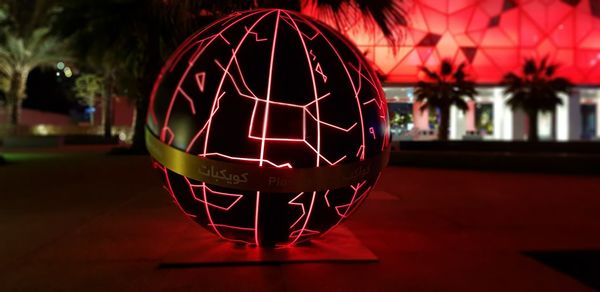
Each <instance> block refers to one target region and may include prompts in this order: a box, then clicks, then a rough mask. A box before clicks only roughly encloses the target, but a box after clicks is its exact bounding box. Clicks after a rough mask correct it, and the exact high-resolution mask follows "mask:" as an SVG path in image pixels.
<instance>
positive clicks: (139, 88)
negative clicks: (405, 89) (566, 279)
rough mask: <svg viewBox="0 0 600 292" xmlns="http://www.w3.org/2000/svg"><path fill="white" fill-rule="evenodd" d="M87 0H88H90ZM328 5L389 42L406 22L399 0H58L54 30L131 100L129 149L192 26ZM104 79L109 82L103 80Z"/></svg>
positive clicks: (139, 138) (141, 145)
mask: <svg viewBox="0 0 600 292" xmlns="http://www.w3.org/2000/svg"><path fill="white" fill-rule="evenodd" d="M91 2H92V3H91ZM303 2H308V3H310V4H314V5H317V6H318V7H321V8H322V9H323V10H324V11H326V12H327V11H329V12H330V13H329V14H331V15H332V17H333V19H334V20H335V21H336V23H338V24H339V23H343V21H344V20H345V19H349V18H348V17H347V16H348V15H347V14H346V13H349V12H347V11H348V10H347V9H346V8H347V7H348V6H351V7H355V8H356V9H358V10H359V11H361V12H362V14H363V15H364V16H366V19H367V20H371V21H372V22H374V23H375V24H376V25H377V26H378V27H379V28H381V30H382V32H383V34H384V35H385V36H386V37H387V38H388V39H389V40H390V42H392V43H396V42H397V40H398V39H399V38H400V37H401V33H400V30H399V29H398V28H399V26H402V25H404V24H406V19H405V17H404V11H403V10H402V7H401V5H400V3H401V2H402V0H379V1H368V0H335V1H334V0H308V1H306V0H245V1H240V0H222V1H198V0H178V1H174V0H105V1H81V0H61V1H60V2H59V3H60V6H61V7H62V11H61V13H60V14H59V16H58V17H57V21H56V23H55V24H54V27H55V30H56V31H57V32H58V33H59V34H60V35H61V36H62V37H68V38H70V39H71V44H72V45H73V46H72V47H73V49H74V50H75V51H77V52H79V55H80V56H88V57H90V56H91V57H92V58H93V59H94V60H95V64H101V65H97V66H96V67H99V68H105V69H110V70H112V75H113V76H114V78H113V80H119V81H123V80H126V81H127V82H121V84H120V85H121V86H120V87H121V88H122V90H125V91H127V95H128V96H129V97H130V98H131V99H132V100H134V101H135V103H136V115H135V116H136V121H135V125H134V136H133V145H132V150H133V151H135V152H137V151H145V141H144V129H145V122H146V121H145V118H146V113H147V108H148V102H149V96H150V91H151V89H152V85H153V83H154V80H155V78H156V76H158V74H159V72H160V69H161V66H162V64H163V63H164V61H165V60H166V58H167V57H168V56H169V55H170V54H171V53H172V52H173V51H174V50H175V49H176V48H177V46H178V45H179V44H180V43H181V42H182V41H183V40H184V39H185V38H186V37H187V36H189V35H190V34H191V33H192V32H194V31H196V30H197V29H198V28H201V27H202V26H204V25H207V24H209V23H210V22H212V21H214V20H215V19H217V18H219V17H221V16H223V15H226V14H229V13H231V12H233V11H237V10H246V9H252V8H257V7H277V8H284V9H290V10H296V11H299V10H301V8H302V3H303ZM109 83H110V82H109Z"/></svg>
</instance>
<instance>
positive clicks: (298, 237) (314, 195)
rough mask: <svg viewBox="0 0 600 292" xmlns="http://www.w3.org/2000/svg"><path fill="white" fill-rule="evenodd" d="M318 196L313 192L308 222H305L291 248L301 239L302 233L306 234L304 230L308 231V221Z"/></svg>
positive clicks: (307, 217) (307, 216)
mask: <svg viewBox="0 0 600 292" xmlns="http://www.w3.org/2000/svg"><path fill="white" fill-rule="evenodd" d="M316 195H317V192H313V194H312V198H311V199H310V207H309V208H308V214H306V220H304V225H302V229H300V232H299V233H298V236H296V238H294V240H293V241H292V242H291V243H290V244H289V246H292V245H293V244H294V243H296V242H297V241H298V239H300V237H301V236H302V233H304V230H306V225H308V221H309V220H310V215H311V213H312V210H313V205H314V203H315V197H316ZM290 235H291V234H290Z"/></svg>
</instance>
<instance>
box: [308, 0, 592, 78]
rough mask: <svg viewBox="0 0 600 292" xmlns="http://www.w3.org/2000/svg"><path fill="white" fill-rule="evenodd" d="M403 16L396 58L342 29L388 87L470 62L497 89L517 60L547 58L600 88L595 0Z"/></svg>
mask: <svg viewBox="0 0 600 292" xmlns="http://www.w3.org/2000/svg"><path fill="white" fill-rule="evenodd" d="M405 9H406V10H407V12H408V15H409V18H410V20H409V21H410V24H409V28H408V29H407V32H406V38H405V39H404V43H403V45H402V46H401V47H400V48H399V50H398V52H396V54H395V55H394V54H393V52H392V50H391V49H390V48H389V46H388V45H387V43H386V41H385V39H383V37H382V36H381V35H380V34H377V33H372V32H371V33H366V31H368V30H365V29H362V28H360V25H358V24H357V25H355V26H354V27H351V28H348V29H347V30H345V31H346V34H347V35H348V36H349V37H350V38H351V39H353V40H354V41H355V42H356V44H357V45H358V46H359V48H360V49H361V50H362V51H363V52H365V53H366V54H367V56H368V57H369V58H370V59H371V60H373V61H374V63H375V64H376V66H377V67H379V69H380V70H381V71H382V73H384V74H387V76H388V79H387V81H388V82H393V83H412V82H416V81H417V80H418V77H419V76H418V75H419V74H418V66H421V65H427V66H435V65H436V64H438V63H439V60H440V59H441V58H451V59H453V60H455V61H456V62H462V61H466V62H468V63H470V64H471V65H472V66H470V71H471V72H470V73H471V76H473V77H474V78H475V79H476V80H477V81H478V82H481V83H497V82H498V81H499V80H500V79H501V78H502V75H503V74H504V73H506V72H508V71H511V70H516V69H519V67H520V64H521V62H522V60H523V58H525V57H538V58H539V57H543V56H545V55H549V56H550V58H551V59H552V60H553V61H555V62H557V63H559V64H561V65H562V67H561V69H560V71H559V74H561V75H564V76H566V77H568V78H570V79H571V80H572V81H573V82H576V83H578V84H593V85H600V0H529V1H527V0H524V1H511V0H480V1H477V0H412V1H411V0H405ZM309 13H310V12H309ZM311 14H314V13H311ZM357 23H361V21H357Z"/></svg>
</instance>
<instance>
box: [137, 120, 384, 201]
mask: <svg viewBox="0 0 600 292" xmlns="http://www.w3.org/2000/svg"><path fill="white" fill-rule="evenodd" d="M146 147H147V148H148V152H150V155H151V156H152V157H153V158H154V159H155V160H156V161H157V162H158V163H160V164H162V165H163V166H165V167H166V168H168V169H169V170H171V171H173V172H175V173H178V174H180V175H183V176H186V177H188V178H191V179H194V180H197V181H201V182H205V183H207V184H211V185H216V186H220V187H226V188H230V189H235V190H243V191H265V192H275V193H291V192H308V191H325V190H332V189H338V188H342V187H347V186H350V185H354V184H357V183H360V182H362V181H365V180H368V179H372V178H375V177H376V176H378V175H379V173H380V171H381V170H382V169H383V168H384V167H385V166H386V165H387V163H388V160H389V157H390V147H387V148H385V149H384V150H383V152H382V153H380V154H378V155H376V156H374V157H371V158H368V159H365V160H362V161H357V162H351V163H345V164H340V165H332V166H325V167H312V168H284V167H267V166H258V165H251V164H241V163H231V162H227V161H219V160H214V159H208V158H206V157H202V156H198V155H194V154H190V153H187V152H184V151H181V150H179V149H177V148H174V147H172V146H170V145H167V144H165V143H163V142H162V141H160V140H159V139H158V138H157V137H156V136H155V135H154V134H153V133H152V132H151V131H150V130H149V129H148V128H146Z"/></svg>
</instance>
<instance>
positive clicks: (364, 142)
mask: <svg viewBox="0 0 600 292" xmlns="http://www.w3.org/2000/svg"><path fill="white" fill-rule="evenodd" d="M290 18H291V17H290ZM298 20H299V21H301V22H303V23H305V24H306V25H308V26H309V27H311V28H312V29H314V30H315V31H316V32H318V33H319V34H321V35H323V33H322V32H321V30H320V29H319V28H318V27H316V26H315V25H314V24H312V23H310V22H309V21H305V20H303V19H301V18H299V19H298ZM323 39H324V40H325V41H326V42H327V44H329V47H330V48H331V49H332V50H333V51H334V53H335V54H336V56H337V57H338V60H339V61H340V63H341V64H342V67H343V68H344V70H345V71H346V75H347V77H348V81H349V82H350V84H351V85H352V88H353V89H354V91H355V92H357V91H356V86H355V84H354V81H353V80H352V76H351V75H350V71H349V70H348V68H347V67H346V64H345V63H344V60H343V59H342V57H341V55H340V53H339V52H338V50H337V49H336V48H335V46H334V45H333V44H332V43H331V41H329V39H327V38H326V37H323ZM342 41H344V42H345V43H346V44H347V42H346V41H345V40H344V39H343V38H342ZM353 53H354V52H353ZM354 54H355V55H356V53H354ZM357 59H358V60H359V62H360V58H357ZM355 99H356V105H357V108H358V113H359V117H360V126H361V129H362V130H361V136H362V146H361V147H362V148H364V147H365V145H366V141H365V127H364V124H365V122H364V119H363V114H362V108H361V104H360V100H359V98H358V94H355ZM364 153H365V151H363V152H362V153H361V155H360V160H364V159H365V155H364Z"/></svg>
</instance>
